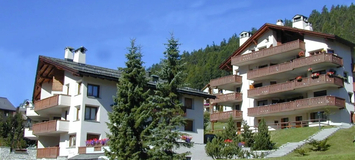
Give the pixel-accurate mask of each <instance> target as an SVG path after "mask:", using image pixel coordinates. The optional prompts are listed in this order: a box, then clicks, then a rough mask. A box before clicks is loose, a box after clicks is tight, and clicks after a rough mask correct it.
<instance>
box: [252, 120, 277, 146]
mask: <svg viewBox="0 0 355 160" xmlns="http://www.w3.org/2000/svg"><path fill="white" fill-rule="evenodd" d="M254 140H255V143H254V145H253V147H252V148H253V149H254V150H270V149H273V147H274V144H273V143H272V142H271V140H270V134H269V129H268V126H267V125H266V123H265V120H264V119H262V120H261V122H260V124H259V126H258V133H257V134H256V136H255V139H254Z"/></svg>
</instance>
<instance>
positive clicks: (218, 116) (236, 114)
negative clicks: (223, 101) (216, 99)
mask: <svg viewBox="0 0 355 160" xmlns="http://www.w3.org/2000/svg"><path fill="white" fill-rule="evenodd" d="M230 116H232V118H233V119H243V112H242V111H237V110H233V111H227V112H218V113H212V114H211V115H210V119H211V122H215V121H226V120H228V119H229V117H230Z"/></svg>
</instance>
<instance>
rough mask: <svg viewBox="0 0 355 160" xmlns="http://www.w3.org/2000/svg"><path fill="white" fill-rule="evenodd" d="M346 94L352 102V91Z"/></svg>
mask: <svg viewBox="0 0 355 160" xmlns="http://www.w3.org/2000/svg"><path fill="white" fill-rule="evenodd" d="M348 95H349V102H350V103H353V101H352V97H353V93H351V92H348Z"/></svg>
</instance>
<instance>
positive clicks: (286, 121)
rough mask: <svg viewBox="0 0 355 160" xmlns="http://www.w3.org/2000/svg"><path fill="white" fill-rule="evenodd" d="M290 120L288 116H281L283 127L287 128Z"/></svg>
mask: <svg viewBox="0 0 355 160" xmlns="http://www.w3.org/2000/svg"><path fill="white" fill-rule="evenodd" d="M288 122H289V120H288V118H281V129H284V128H287V126H288Z"/></svg>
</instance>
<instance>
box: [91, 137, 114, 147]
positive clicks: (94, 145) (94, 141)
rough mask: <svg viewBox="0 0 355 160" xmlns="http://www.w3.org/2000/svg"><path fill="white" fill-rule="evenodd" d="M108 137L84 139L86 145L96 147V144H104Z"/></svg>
mask: <svg viewBox="0 0 355 160" xmlns="http://www.w3.org/2000/svg"><path fill="white" fill-rule="evenodd" d="M108 140H109V139H107V138H105V139H96V138H95V139H90V140H87V141H86V146H88V147H90V146H91V147H97V146H100V147H101V146H106V145H107V142H108Z"/></svg>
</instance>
